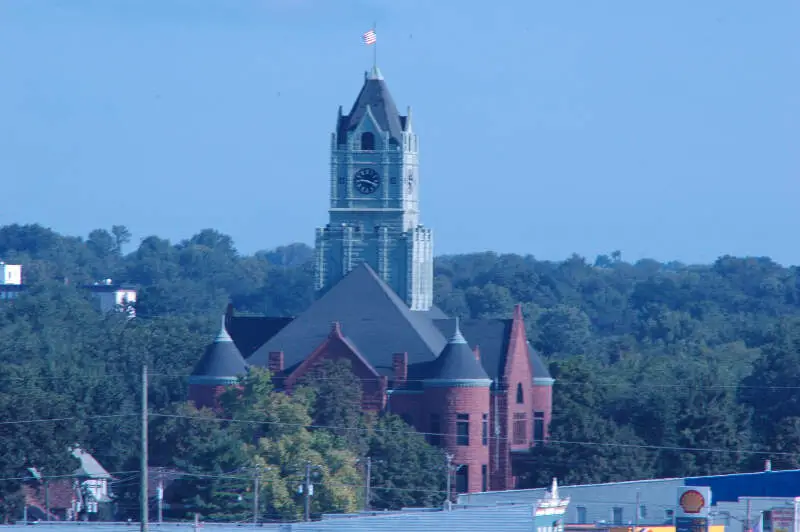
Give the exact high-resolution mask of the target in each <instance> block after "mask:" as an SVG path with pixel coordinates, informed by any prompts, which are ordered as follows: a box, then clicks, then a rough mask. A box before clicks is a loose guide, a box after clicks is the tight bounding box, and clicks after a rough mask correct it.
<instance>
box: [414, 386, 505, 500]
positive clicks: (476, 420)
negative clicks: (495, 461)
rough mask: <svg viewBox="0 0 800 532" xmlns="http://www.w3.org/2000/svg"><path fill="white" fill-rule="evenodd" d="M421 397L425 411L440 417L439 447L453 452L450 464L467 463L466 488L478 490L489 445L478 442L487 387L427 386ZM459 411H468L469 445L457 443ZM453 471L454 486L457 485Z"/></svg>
mask: <svg viewBox="0 0 800 532" xmlns="http://www.w3.org/2000/svg"><path fill="white" fill-rule="evenodd" d="M418 397H420V399H421V400H423V401H424V404H425V405H427V408H426V410H427V412H426V413H427V415H428V416H430V414H438V415H439V416H440V420H441V433H442V438H441V447H442V448H443V449H444V450H445V451H446V452H448V453H450V454H452V455H453V464H455V465H466V466H468V469H467V491H468V492H477V491H481V488H482V486H481V484H482V473H481V468H482V466H487V475H488V474H489V471H490V469H489V467H490V464H489V447H488V445H486V446H485V445H483V444H482V442H481V427H482V417H483V414H489V412H490V408H489V388H488V387H480V388H478V387H474V388H473V387H470V388H428V389H426V390H425V393H424V394H423V395H422V396H418ZM458 414H468V415H469V445H459V442H458V441H457V432H456V424H457V422H458ZM455 477H456V475H455V474H454V475H453V484H452V486H453V489H455V488H456V481H455Z"/></svg>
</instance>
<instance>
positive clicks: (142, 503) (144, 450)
mask: <svg viewBox="0 0 800 532" xmlns="http://www.w3.org/2000/svg"><path fill="white" fill-rule="evenodd" d="M141 455H142V456H141V459H142V464H141V468H142V472H141V473H142V474H141V477H142V478H141V483H142V485H141V493H140V495H139V497H140V499H141V500H140V501H139V504H140V508H139V510H140V512H141V532H147V528H148V526H147V525H148V512H147V510H148V508H147V491H148V490H147V488H148V479H147V364H145V365H143V366H142V449H141Z"/></svg>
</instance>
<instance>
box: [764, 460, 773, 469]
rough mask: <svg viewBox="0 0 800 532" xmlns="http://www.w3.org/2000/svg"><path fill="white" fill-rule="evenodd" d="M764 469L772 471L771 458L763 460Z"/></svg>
mask: <svg viewBox="0 0 800 532" xmlns="http://www.w3.org/2000/svg"><path fill="white" fill-rule="evenodd" d="M764 471H772V460H767V461H766V462H764Z"/></svg>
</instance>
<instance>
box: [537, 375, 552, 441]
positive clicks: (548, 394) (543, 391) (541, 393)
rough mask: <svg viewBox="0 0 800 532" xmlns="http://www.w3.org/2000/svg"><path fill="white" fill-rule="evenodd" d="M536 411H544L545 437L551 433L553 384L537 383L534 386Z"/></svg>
mask: <svg viewBox="0 0 800 532" xmlns="http://www.w3.org/2000/svg"><path fill="white" fill-rule="evenodd" d="M532 393H533V410H534V412H544V437H545V439H547V438H548V436H549V435H550V420H551V419H552V418H553V386H552V385H542V384H537V385H534V386H533V388H532Z"/></svg>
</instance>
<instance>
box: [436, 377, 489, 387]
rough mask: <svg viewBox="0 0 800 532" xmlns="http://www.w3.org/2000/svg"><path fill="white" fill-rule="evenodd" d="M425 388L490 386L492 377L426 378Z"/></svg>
mask: <svg viewBox="0 0 800 532" xmlns="http://www.w3.org/2000/svg"><path fill="white" fill-rule="evenodd" d="M422 385H423V386H424V387H425V388H488V387H489V386H491V385H492V380H491V379H425V381H424V382H423V383H422Z"/></svg>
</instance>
